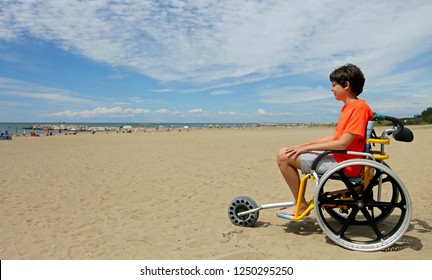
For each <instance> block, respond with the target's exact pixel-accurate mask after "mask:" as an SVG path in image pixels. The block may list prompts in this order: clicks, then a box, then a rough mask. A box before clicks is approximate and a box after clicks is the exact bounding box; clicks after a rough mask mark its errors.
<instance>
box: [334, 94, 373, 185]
mask: <svg viewBox="0 0 432 280" xmlns="http://www.w3.org/2000/svg"><path fill="white" fill-rule="evenodd" d="M372 117H373V112H372V110H371V108H370V107H369V105H367V104H366V102H365V101H364V100H362V99H356V100H354V101H352V102H351V103H349V104H345V105H344V106H343V107H342V110H341V114H340V117H339V121H338V124H337V126H336V133H335V135H334V138H333V139H334V140H337V139H339V138H340V137H341V136H342V134H344V133H350V134H353V135H355V138H354V140H353V141H352V142H351V144H349V145H348V147H347V150H348V151H356V152H363V151H364V148H365V145H366V139H365V138H366V125H367V122H368V121H369V120H370V119H371V118H372ZM333 157H334V158H335V160H336V161H337V162H341V161H344V160H348V159H353V158H360V157H361V156H355V155H344V154H333ZM360 170H361V166H351V167H348V168H346V169H345V174H346V175H347V176H350V177H356V176H358V174H359V173H360Z"/></svg>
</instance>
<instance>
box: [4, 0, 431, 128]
mask: <svg viewBox="0 0 432 280" xmlns="http://www.w3.org/2000/svg"><path fill="white" fill-rule="evenodd" d="M431 15H432V1H428V0H424V1H416V0H413V1H409V5H408V2H407V1H399V0H393V1H369V0H365V1H334V0H320V1H291V0H279V1H273V0H268V1H262V0H259V1H258V0H257V1H252V0H251V1H241V0H220V1H216V0H213V1H210V0H209V1H204V0H191V1H188V0H183V1H181V0H167V1H145V0H125V1H113V0H94V1H92V0H80V1H78V0H40V1H37V0H21V1H17V0H13V1H12V0H1V1H0V122H138V123H139V122H142V123H149V122H180V123H187V122H214V123H218V122H226V123H232V122H240V123H243V122H254V123H310V122H319V123H335V122H337V119H338V116H339V112H340V109H341V107H342V105H343V103H341V102H340V101H336V100H335V98H334V97H333V94H332V93H331V91H330V86H331V83H330V81H329V74H330V73H331V72H332V71H333V70H334V69H336V68H338V67H339V66H342V65H344V64H346V63H353V64H356V65H358V66H359V67H360V68H361V69H362V71H363V73H364V75H365V77H366V84H365V87H364V91H363V93H362V94H361V95H360V96H359V98H362V99H365V100H366V101H367V103H368V104H369V105H370V106H371V108H372V110H373V111H375V112H378V113H382V114H387V115H391V116H395V117H413V116H414V115H416V114H420V113H421V112H422V111H423V110H425V109H426V108H428V107H432V79H431V77H432V74H431V73H432V17H431Z"/></svg>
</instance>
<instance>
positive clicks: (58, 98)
mask: <svg viewBox="0 0 432 280" xmlns="http://www.w3.org/2000/svg"><path fill="white" fill-rule="evenodd" d="M0 96H9V97H14V98H17V97H18V98H22V99H26V100H28V99H29V98H30V99H36V100H40V101H48V102H59V103H74V104H90V103H92V102H93V101H92V100H91V99H89V98H83V97H81V96H79V95H78V94H76V93H73V92H70V91H68V90H63V89H58V88H52V87H47V86H41V85H38V84H33V83H29V82H25V81H20V80H15V79H10V78H5V77H0Z"/></svg>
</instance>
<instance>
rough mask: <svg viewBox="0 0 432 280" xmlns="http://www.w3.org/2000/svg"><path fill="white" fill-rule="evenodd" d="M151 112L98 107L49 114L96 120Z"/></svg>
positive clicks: (136, 109)
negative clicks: (96, 118) (97, 118)
mask: <svg viewBox="0 0 432 280" xmlns="http://www.w3.org/2000/svg"><path fill="white" fill-rule="evenodd" d="M150 112H151V111H150V110H148V109H142V108H133V109H132V108H127V109H124V108H122V107H112V108H106V107H97V108H95V109H93V110H82V111H72V110H65V111H63V112H56V113H50V114H47V115H48V116H50V117H67V118H95V117H101V116H102V117H112V116H117V117H134V116H136V115H142V114H148V113H150Z"/></svg>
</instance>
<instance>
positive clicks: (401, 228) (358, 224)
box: [228, 114, 414, 251]
mask: <svg viewBox="0 0 432 280" xmlns="http://www.w3.org/2000/svg"><path fill="white" fill-rule="evenodd" d="M378 120H387V121H390V122H392V124H393V127H392V128H389V129H385V130H384V131H383V132H382V134H381V136H380V137H372V131H373V125H374V123H375V121H378ZM389 136H392V137H393V138H394V139H395V140H397V141H403V142H411V141H412V140H413V139H414V136H413V134H412V132H411V131H410V130H409V129H408V128H406V127H404V125H403V123H402V121H400V120H399V119H397V118H394V117H390V116H383V115H378V114H374V117H373V119H372V120H370V121H369V122H368V126H367V135H366V139H367V140H366V149H365V151H364V152H352V151H326V152H323V153H322V154H320V156H318V157H317V159H316V160H315V161H314V162H313V164H312V167H311V172H310V173H309V174H305V175H303V177H302V178H301V182H300V189H299V196H298V198H297V201H299V200H300V199H301V198H302V197H304V195H305V191H306V186H307V183H308V181H309V180H311V181H316V190H315V195H314V196H313V197H312V198H311V199H310V200H309V206H308V208H307V209H306V210H305V211H303V212H300V207H299V205H297V206H296V209H295V214H294V215H293V216H289V215H283V218H286V219H290V220H294V221H298V220H302V219H303V218H304V217H306V216H308V215H309V214H310V213H311V211H312V210H314V209H315V214H316V218H317V221H318V224H319V225H320V227H321V228H322V230H323V232H324V233H325V234H326V235H327V236H328V237H329V238H330V239H331V240H333V241H334V242H335V243H336V244H338V245H340V246H342V247H344V248H347V249H351V250H357V251H378V250H383V249H385V248H387V247H389V246H391V245H393V244H394V243H395V242H396V241H397V240H399V239H400V238H401V237H402V236H403V235H404V234H405V232H406V230H407V229H408V226H409V223H410V220H411V212H412V207H411V200H410V197H409V194H408V191H407V189H406V187H405V185H404V184H403V182H402V181H401V179H400V178H399V177H398V176H397V175H396V174H395V173H394V172H393V171H392V170H391V169H390V167H389V166H388V165H387V164H386V163H385V160H386V159H388V158H389V155H388V154H387V153H386V152H385V146H386V145H388V144H390V137H389ZM371 145H379V147H380V149H379V150H372V149H371ZM332 153H344V154H350V155H356V156H359V157H360V158H357V159H352V160H346V161H343V162H340V163H338V164H336V165H335V166H334V167H332V168H330V169H329V170H327V171H326V172H325V173H324V174H317V172H316V171H315V168H316V166H317V164H318V163H319V161H320V160H321V159H322V158H323V157H324V156H326V155H328V154H332ZM352 166H361V173H360V176H359V177H354V178H350V177H347V176H346V175H345V172H344V170H345V169H346V168H350V167H352ZM293 205H295V203H294V202H283V203H271V204H263V205H260V206H258V204H257V203H256V202H255V201H254V200H253V199H252V198H250V197H248V196H238V197H236V198H234V199H233V200H232V201H231V202H230V203H229V205H228V217H229V219H230V220H231V222H232V223H233V224H234V225H237V226H244V227H251V226H254V225H255V223H256V221H257V220H258V217H259V211H260V210H263V209H269V208H283V207H289V206H293Z"/></svg>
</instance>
